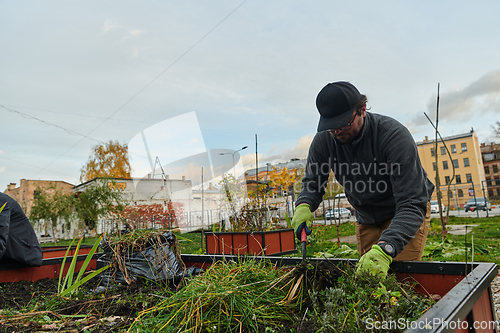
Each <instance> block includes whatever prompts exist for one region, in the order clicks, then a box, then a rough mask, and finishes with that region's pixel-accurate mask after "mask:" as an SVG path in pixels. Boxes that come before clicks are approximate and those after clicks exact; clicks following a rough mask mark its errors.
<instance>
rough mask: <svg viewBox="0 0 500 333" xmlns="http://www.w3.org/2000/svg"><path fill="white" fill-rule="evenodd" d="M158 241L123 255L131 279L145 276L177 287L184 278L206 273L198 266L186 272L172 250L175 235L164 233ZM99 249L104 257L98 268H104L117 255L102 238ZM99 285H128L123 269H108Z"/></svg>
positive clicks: (99, 261) (101, 277)
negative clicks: (168, 282)
mask: <svg viewBox="0 0 500 333" xmlns="http://www.w3.org/2000/svg"><path fill="white" fill-rule="evenodd" d="M158 238H159V240H160V242H158V239H157V238H155V241H154V243H153V242H149V243H147V244H146V246H145V248H144V249H143V250H141V251H135V252H130V253H128V252H127V253H122V254H121V255H122V258H123V259H124V262H125V267H126V269H127V271H128V276H129V279H131V280H136V279H137V277H144V278H147V279H150V280H153V281H166V280H168V281H171V282H173V283H174V284H177V283H178V282H180V281H181V280H182V279H183V278H184V277H192V276H195V275H198V274H200V273H201V272H202V271H203V270H202V269H201V268H199V267H189V268H186V269H184V268H183V267H184V264H183V263H182V262H179V260H180V259H177V258H176V256H175V254H174V252H173V251H172V250H171V249H172V247H173V244H174V241H175V239H174V236H173V234H172V233H171V232H166V233H164V234H163V235H162V236H161V237H158ZM100 247H101V248H102V249H103V250H104V252H105V254H104V255H103V256H102V257H100V258H99V259H97V267H98V268H99V267H103V266H105V265H108V264H109V263H110V262H111V259H112V258H113V256H114V253H113V251H112V249H111V248H110V247H109V245H108V243H107V240H106V238H103V239H102V241H101V244H100ZM100 279H101V283H100V286H110V285H113V284H116V283H120V284H127V281H126V280H125V277H124V276H123V273H122V272H121V271H120V270H116V271H115V270H113V269H111V270H106V271H104V272H103V273H102V274H101V275H100Z"/></svg>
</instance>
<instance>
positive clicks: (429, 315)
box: [182, 254, 498, 333]
mask: <svg viewBox="0 0 500 333" xmlns="http://www.w3.org/2000/svg"><path fill="white" fill-rule="evenodd" d="M241 259H242V258H241V257H236V256H231V255H224V256H222V255H194V254H183V255H182V260H183V261H184V263H185V264H186V266H187V267H191V266H196V267H201V268H204V269H206V268H208V267H210V265H211V264H212V263H214V262H217V261H219V260H234V261H236V260H241ZM243 259H244V258H243ZM258 260H267V261H269V262H271V263H273V264H276V265H277V266H280V267H287V266H290V267H293V266H297V265H298V264H299V263H301V262H302V258H288V257H274V256H271V257H262V258H261V257H259V258H258ZM307 261H308V262H317V263H319V262H321V261H323V262H325V263H329V264H335V265H341V264H342V265H344V264H346V263H349V264H351V265H356V263H357V262H358V260H357V259H356V260H355V259H321V258H308V259H307ZM391 271H392V273H394V274H396V278H397V279H398V280H404V279H405V280H406V279H411V280H414V281H415V282H416V283H417V284H418V287H417V290H420V291H421V292H422V293H423V294H424V295H427V294H428V293H429V294H438V295H440V296H442V298H441V300H439V301H438V302H437V303H436V304H434V306H433V307H432V308H430V309H428V310H427V311H426V312H425V313H424V314H423V315H422V316H421V317H420V318H419V319H417V320H416V321H414V322H413V323H410V324H411V325H408V327H406V330H405V331H404V332H405V333H423V332H428V333H444V332H450V333H451V332H454V333H465V332H469V333H479V332H482V333H483V332H484V333H498V330H497V325H495V323H494V322H493V321H494V320H495V307H494V301H493V293H492V290H491V287H490V284H491V282H492V281H493V279H494V278H495V276H496V275H497V273H498V267H497V265H496V264H494V263H474V264H471V263H467V264H466V263H463V262H430V261H417V262H415V261H395V262H393V263H392V264H391ZM396 320H397V319H396ZM475 326H477V328H475ZM486 326H487V327H486ZM485 327H486V328H485ZM382 331H383V332H386V331H387V332H389V330H379V331H377V332H382ZM374 332H375V330H374Z"/></svg>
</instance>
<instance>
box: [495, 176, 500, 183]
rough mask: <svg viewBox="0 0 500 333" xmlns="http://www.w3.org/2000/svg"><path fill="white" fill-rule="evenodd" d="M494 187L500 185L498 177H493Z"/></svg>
mask: <svg viewBox="0 0 500 333" xmlns="http://www.w3.org/2000/svg"><path fill="white" fill-rule="evenodd" d="M495 185H500V176H495Z"/></svg>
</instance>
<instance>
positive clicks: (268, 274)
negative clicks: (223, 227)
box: [129, 259, 296, 332]
mask: <svg viewBox="0 0 500 333" xmlns="http://www.w3.org/2000/svg"><path fill="white" fill-rule="evenodd" d="M292 282H293V274H292V273H291V272H290V271H285V270H279V269H275V267H274V266H273V265H272V264H270V263H268V262H266V261H263V260H262V261H257V260H251V259H248V260H245V261H244V262H240V263H236V262H234V261H229V262H223V261H219V262H217V263H215V264H213V265H212V266H210V267H209V268H208V269H207V271H206V272H205V273H204V274H203V275H200V276H197V277H195V278H193V279H192V280H190V282H189V284H188V285H187V286H185V287H184V288H183V289H182V290H180V291H178V292H177V293H174V294H172V295H170V297H167V298H166V299H165V300H163V301H162V302H160V303H158V304H157V305H156V306H154V307H151V308H150V309H147V310H145V311H142V312H140V313H139V315H138V317H137V318H136V320H135V322H134V324H133V325H132V326H131V327H130V329H129V331H135V330H136V329H137V330H144V331H155V332H157V331H162V332H163V331H166V332H170V331H172V332H173V331H176V332H177V331H183V332H191V331H192V332H203V331H208V332H221V331H223V332H230V331H242V330H244V331H245V332H248V331H252V332H253V331H258V327H259V325H262V326H263V327H276V326H277V325H279V324H280V322H282V321H283V320H285V321H286V320H291V319H293V318H294V317H293V315H292V311H293V310H294V309H295V308H296V305H295V303H292V304H289V305H286V303H287V299H288V297H289V295H290V294H291V289H292V287H293V286H294V284H293V283H292Z"/></svg>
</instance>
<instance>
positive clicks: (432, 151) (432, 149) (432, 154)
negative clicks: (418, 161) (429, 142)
mask: <svg viewBox="0 0 500 333" xmlns="http://www.w3.org/2000/svg"><path fill="white" fill-rule="evenodd" d="M431 156H434V148H431Z"/></svg>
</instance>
